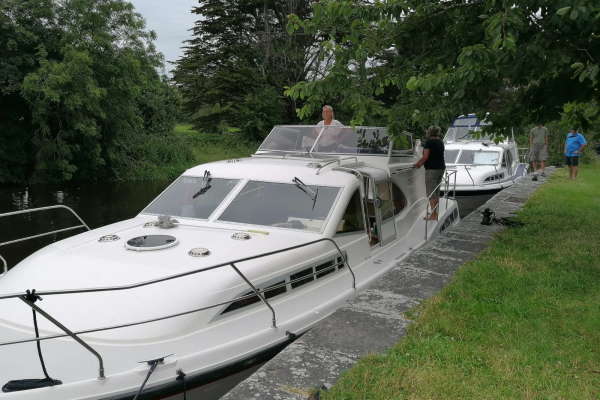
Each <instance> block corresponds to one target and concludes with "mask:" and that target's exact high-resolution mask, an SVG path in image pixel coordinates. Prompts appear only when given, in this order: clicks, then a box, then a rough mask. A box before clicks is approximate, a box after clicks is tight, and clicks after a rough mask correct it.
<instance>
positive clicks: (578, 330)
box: [321, 163, 600, 400]
mask: <svg viewBox="0 0 600 400" xmlns="http://www.w3.org/2000/svg"><path fill="white" fill-rule="evenodd" d="M566 172H567V171H566V169H560V170H558V171H557V173H556V174H555V175H554V176H553V177H552V178H551V181H550V183H548V184H546V185H544V186H543V187H541V188H540V190H538V191H537V192H536V193H535V195H534V196H533V197H532V198H531V199H530V200H529V201H528V203H527V204H526V206H525V208H524V209H523V210H522V211H521V212H520V214H519V220H520V221H522V222H523V223H524V225H523V226H522V227H518V228H509V229H507V230H506V231H504V232H502V233H501V234H500V235H498V237H497V238H496V240H494V241H493V242H492V243H491V246H490V248H488V249H487V250H486V251H484V252H483V253H482V254H481V255H480V256H479V257H478V258H477V259H476V260H475V261H472V262H470V263H468V264H466V265H464V266H463V267H462V268H461V269H460V270H459V271H458V272H457V274H456V275H455V277H454V279H453V281H452V283H451V284H450V285H449V286H447V287H446V288H445V289H444V290H443V291H442V292H441V293H440V294H439V295H438V296H435V297H433V298H431V299H430V300H428V301H427V302H425V303H423V304H422V305H421V306H420V307H419V308H418V309H417V310H414V311H413V312H411V314H410V315H408V317H409V318H412V319H414V320H415V321H414V324H412V325H411V327H410V328H409V331H408V333H407V336H406V337H405V338H404V339H403V340H402V341H401V342H400V343H398V344H397V345H396V346H395V347H394V348H392V349H390V350H389V351H388V352H387V353H386V354H383V355H372V356H369V357H366V358H364V359H362V360H361V361H360V362H359V363H358V364H357V365H356V366H355V367H354V368H352V369H351V370H350V371H348V372H347V373H345V374H344V376H342V378H341V379H340V380H339V382H338V383H337V384H336V385H335V386H334V387H333V388H332V389H331V390H330V391H328V392H326V393H323V395H322V396H321V398H322V399H326V400H332V399H369V400H370V399H373V400H375V399H506V398H509V399H600V178H599V176H600V165H599V164H598V163H596V164H593V165H584V166H583V167H582V168H581V171H580V176H579V180H578V181H575V182H573V181H569V180H567V179H566V176H567V175H566Z"/></svg>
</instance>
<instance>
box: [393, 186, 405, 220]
mask: <svg viewBox="0 0 600 400" xmlns="http://www.w3.org/2000/svg"><path fill="white" fill-rule="evenodd" d="M392 196H393V199H394V214H395V215H398V214H400V213H401V212H402V210H404V208H405V207H406V203H407V201H406V196H405V195H404V193H403V192H402V189H400V188H399V187H398V185H396V184H395V183H394V184H392Z"/></svg>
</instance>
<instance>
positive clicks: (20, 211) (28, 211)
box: [0, 204, 90, 277]
mask: <svg viewBox="0 0 600 400" xmlns="http://www.w3.org/2000/svg"><path fill="white" fill-rule="evenodd" d="M54 209H65V210H67V211H69V212H70V213H71V214H72V215H73V216H74V217H75V218H77V220H78V221H79V222H80V224H79V225H72V226H69V227H66V228H62V229H55V230H53V231H48V232H44V233H40V234H37V235H30V236H25V237H22V238H19V239H14V240H9V241H6V242H2V243H0V247H2V246H8V245H9V244H14V243H19V242H25V241H27V240H31V239H37V238H41V237H44V236H49V235H54V234H57V233H62V232H68V231H72V230H75V229H80V228H85V229H87V230H88V231H89V230H90V227H89V226H88V225H87V224H86V223H85V222H84V221H83V219H82V218H81V217H80V216H79V214H77V213H76V212H75V210H73V209H72V208H71V207H68V206H65V205H63V204H57V205H54V206H48V207H38V208H28V209H26V210H19V211H11V212H7V213H3V214H0V218H6V217H11V216H14V215H23V214H31V213H35V212H40V211H48V210H54ZM0 260H1V261H2V264H3V268H4V269H3V271H4V272H3V273H2V274H0V277H1V276H3V275H4V274H6V272H7V271H8V263H7V262H6V260H5V259H4V258H3V257H2V256H0Z"/></svg>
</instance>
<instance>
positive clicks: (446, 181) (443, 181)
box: [425, 170, 456, 240]
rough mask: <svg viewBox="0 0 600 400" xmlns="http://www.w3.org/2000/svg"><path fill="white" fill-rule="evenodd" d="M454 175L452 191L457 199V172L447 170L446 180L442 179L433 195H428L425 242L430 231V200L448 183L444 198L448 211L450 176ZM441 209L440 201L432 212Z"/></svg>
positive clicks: (445, 173) (445, 172)
mask: <svg viewBox="0 0 600 400" xmlns="http://www.w3.org/2000/svg"><path fill="white" fill-rule="evenodd" d="M452 175H454V187H453V189H452V191H453V193H454V197H456V170H454V171H450V172H448V171H447V170H446V171H444V178H443V179H442V181H441V182H440V183H438V184H437V186H436V187H435V188H434V189H433V190H432V191H431V193H429V194H428V195H427V208H426V211H425V240H427V237H428V236H429V230H428V227H429V225H428V223H429V219H427V218H428V216H429V200H430V199H431V197H432V196H433V194H434V193H435V192H436V191H437V190H438V189H439V188H441V186H442V184H444V183H446V190H444V196H443V198H445V199H446V209H447V208H448V193H449V191H450V190H449V186H448V182H449V178H450V176H452ZM439 207H440V201H439V200H438V203H437V205H436V206H435V208H434V209H433V210H431V211H432V212H433V211H434V210H437V209H439ZM438 220H439V216H438Z"/></svg>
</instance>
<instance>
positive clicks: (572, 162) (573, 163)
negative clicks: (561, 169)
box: [565, 156, 579, 167]
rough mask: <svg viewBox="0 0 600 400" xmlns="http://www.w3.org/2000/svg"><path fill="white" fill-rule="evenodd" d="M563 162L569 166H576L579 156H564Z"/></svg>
mask: <svg viewBox="0 0 600 400" xmlns="http://www.w3.org/2000/svg"><path fill="white" fill-rule="evenodd" d="M565 162H566V163H567V165H568V166H569V167H576V166H578V165H579V156H572V157H569V156H566V157H565Z"/></svg>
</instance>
